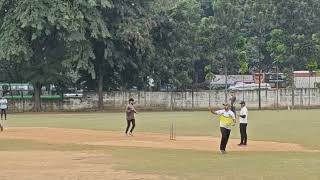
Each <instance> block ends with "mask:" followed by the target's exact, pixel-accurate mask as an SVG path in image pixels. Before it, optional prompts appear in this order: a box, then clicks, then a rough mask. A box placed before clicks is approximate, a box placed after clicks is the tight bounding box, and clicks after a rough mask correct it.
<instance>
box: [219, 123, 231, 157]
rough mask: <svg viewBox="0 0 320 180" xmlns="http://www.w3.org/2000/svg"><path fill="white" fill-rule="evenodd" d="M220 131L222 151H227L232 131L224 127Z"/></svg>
mask: <svg viewBox="0 0 320 180" xmlns="http://www.w3.org/2000/svg"><path fill="white" fill-rule="evenodd" d="M220 131H221V143H220V150H222V151H225V150H226V147H227V144H228V140H229V136H230V133H231V130H230V129H227V128H224V127H220Z"/></svg>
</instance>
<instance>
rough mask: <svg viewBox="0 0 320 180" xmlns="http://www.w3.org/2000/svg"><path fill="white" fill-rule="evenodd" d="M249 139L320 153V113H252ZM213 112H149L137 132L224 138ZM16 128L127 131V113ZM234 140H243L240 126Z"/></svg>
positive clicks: (57, 118) (24, 117) (41, 119)
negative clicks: (173, 126)
mask: <svg viewBox="0 0 320 180" xmlns="http://www.w3.org/2000/svg"><path fill="white" fill-rule="evenodd" d="M249 113H250V114H249V125H248V136H249V139H252V140H265V141H276V142H290V143H297V144H302V145H304V146H306V147H308V148H311V149H318V150H320V143H316V142H317V139H318V137H319V136H320V119H319V115H320V111H319V110H309V111H279V112H276V111H261V112H258V111H252V112H249ZM213 117H214V116H212V115H210V114H209V112H205V111H200V112H145V113H140V114H138V115H137V117H136V118H137V121H136V123H137V127H136V132H139V131H140V132H154V133H163V134H168V135H169V128H170V123H171V122H172V121H174V122H175V124H176V133H177V136H179V135H192V136H201V135H214V136H217V137H220V131H219V128H218V127H219V125H218V122H217V120H216V119H214V118H213ZM9 119H10V126H14V127H58V128H80V129H92V130H107V131H123V130H124V128H125V126H126V122H125V116H124V114H123V113H82V114H15V115H10V116H9ZM231 138H239V130H238V127H237V126H236V127H235V128H234V129H233V131H232V132H231Z"/></svg>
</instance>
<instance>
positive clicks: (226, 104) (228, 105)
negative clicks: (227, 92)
mask: <svg viewBox="0 0 320 180" xmlns="http://www.w3.org/2000/svg"><path fill="white" fill-rule="evenodd" d="M222 105H223V106H224V107H230V104H228V103H224V104H222Z"/></svg>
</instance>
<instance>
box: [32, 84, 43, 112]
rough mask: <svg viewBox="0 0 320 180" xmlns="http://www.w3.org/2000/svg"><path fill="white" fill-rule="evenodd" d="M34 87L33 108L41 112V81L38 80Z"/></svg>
mask: <svg viewBox="0 0 320 180" xmlns="http://www.w3.org/2000/svg"><path fill="white" fill-rule="evenodd" d="M33 88H34V107H33V110H34V111H35V112H40V111H41V97H40V96H41V88H42V85H41V83H39V82H37V83H35V84H34V85H33Z"/></svg>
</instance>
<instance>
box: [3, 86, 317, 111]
mask: <svg viewBox="0 0 320 180" xmlns="http://www.w3.org/2000/svg"><path fill="white" fill-rule="evenodd" d="M309 92H310V98H309ZM277 94H278V96H277ZM236 96H237V103H239V102H240V101H241V100H242V99H243V96H244V100H245V101H246V102H247V105H248V107H249V108H252V109H253V108H255V109H256V108H257V107H258V97H259V96H258V91H244V92H242V91H239V92H236ZM129 97H133V98H134V99H135V100H136V101H137V104H136V106H137V108H138V109H139V110H142V109H143V110H200V109H207V107H208V104H209V99H210V100H211V104H212V105H213V106H216V107H217V106H221V104H222V103H223V102H224V100H225V95H224V91H200V92H143V91H139V92H108V93H105V94H104V98H103V99H104V106H105V109H106V110H123V109H124V108H125V106H126V104H127V100H128V99H129ZM277 97H278V98H277ZM228 98H229V96H228ZM294 101H295V104H294V105H295V106H296V107H302V108H303V107H305V108H307V107H316V106H319V107H320V90H319V89H310V91H309V90H308V89H296V90H295V92H294ZM97 102H98V96H97V95H96V94H86V95H85V96H84V97H82V98H65V99H63V100H44V101H42V109H43V111H46V112H54V111H94V110H95V109H97ZM261 103H262V108H264V109H277V107H281V108H288V106H292V94H291V90H286V89H281V90H278V92H277V91H276V90H268V91H266V90H262V91H261ZM32 107H33V102H32V101H31V100H14V101H12V100H9V111H14V112H25V111H32Z"/></svg>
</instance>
